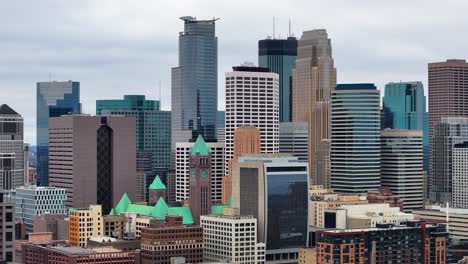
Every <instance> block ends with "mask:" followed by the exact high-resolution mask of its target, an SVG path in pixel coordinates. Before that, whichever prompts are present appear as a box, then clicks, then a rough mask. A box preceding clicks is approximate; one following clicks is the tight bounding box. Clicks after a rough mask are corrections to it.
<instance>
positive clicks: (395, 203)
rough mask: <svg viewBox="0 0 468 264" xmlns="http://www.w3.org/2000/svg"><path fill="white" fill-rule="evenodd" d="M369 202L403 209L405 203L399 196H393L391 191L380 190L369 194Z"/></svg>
mask: <svg viewBox="0 0 468 264" xmlns="http://www.w3.org/2000/svg"><path fill="white" fill-rule="evenodd" d="M367 201H368V202H369V203H387V204H389V205H390V206H391V207H400V209H403V203H402V202H401V199H400V197H399V196H398V195H396V194H393V192H392V190H390V189H378V190H372V191H368V192H367Z"/></svg>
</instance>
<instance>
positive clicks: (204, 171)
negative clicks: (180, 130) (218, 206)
mask: <svg viewBox="0 0 468 264" xmlns="http://www.w3.org/2000/svg"><path fill="white" fill-rule="evenodd" d="M211 152H212V151H211V148H210V147H209V146H208V145H207V144H206V143H205V141H204V140H203V137H202V135H199V136H198V138H197V141H196V142H195V145H193V147H192V148H191V149H190V181H189V185H190V190H189V204H190V209H191V210H192V215H193V217H194V220H195V223H196V224H197V225H200V216H202V215H208V214H210V213H211V205H212V200H211Z"/></svg>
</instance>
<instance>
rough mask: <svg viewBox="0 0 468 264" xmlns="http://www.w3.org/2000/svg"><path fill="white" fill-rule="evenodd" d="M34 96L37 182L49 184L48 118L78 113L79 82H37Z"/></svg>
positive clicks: (41, 184) (43, 184)
mask: <svg viewBox="0 0 468 264" xmlns="http://www.w3.org/2000/svg"><path fill="white" fill-rule="evenodd" d="M36 87H37V94H36V95H37V96H36V128H37V129H36V133H37V134H36V135H37V137H36V140H37V184H38V185H40V186H48V185H49V118H50V117H57V116H61V115H65V114H70V113H73V114H78V113H80V112H81V109H80V108H81V107H80V83H79V82H73V81H65V82H56V81H53V82H38V83H37V86H36Z"/></svg>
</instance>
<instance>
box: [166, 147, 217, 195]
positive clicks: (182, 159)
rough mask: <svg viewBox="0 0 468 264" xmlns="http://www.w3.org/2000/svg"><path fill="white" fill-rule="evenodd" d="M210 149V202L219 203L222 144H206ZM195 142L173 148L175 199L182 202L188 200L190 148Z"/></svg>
mask: <svg viewBox="0 0 468 264" xmlns="http://www.w3.org/2000/svg"><path fill="white" fill-rule="evenodd" d="M206 144H207V145H208V147H210V148H211V151H212V152H211V155H212V160H211V201H212V202H213V203H216V202H221V198H222V193H223V190H222V181H223V179H222V177H223V176H224V143H223V142H206ZM193 145H195V142H177V143H176V147H175V178H176V179H175V199H176V201H179V202H180V201H183V200H187V199H188V198H189V187H190V185H189V183H190V148H191V147H193Z"/></svg>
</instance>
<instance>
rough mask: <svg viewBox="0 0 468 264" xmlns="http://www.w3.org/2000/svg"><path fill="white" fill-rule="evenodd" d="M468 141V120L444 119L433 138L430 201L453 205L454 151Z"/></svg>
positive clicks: (462, 118)
mask: <svg viewBox="0 0 468 264" xmlns="http://www.w3.org/2000/svg"><path fill="white" fill-rule="evenodd" d="M465 141H468V118H464V117H442V118H441V119H440V122H439V123H437V124H435V125H434V132H433V136H432V138H431V162H430V165H431V170H430V181H429V200H430V201H431V202H439V203H447V202H448V203H452V184H454V183H453V169H454V167H453V165H454V164H453V150H454V146H455V145H456V144H461V143H463V142H465Z"/></svg>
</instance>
